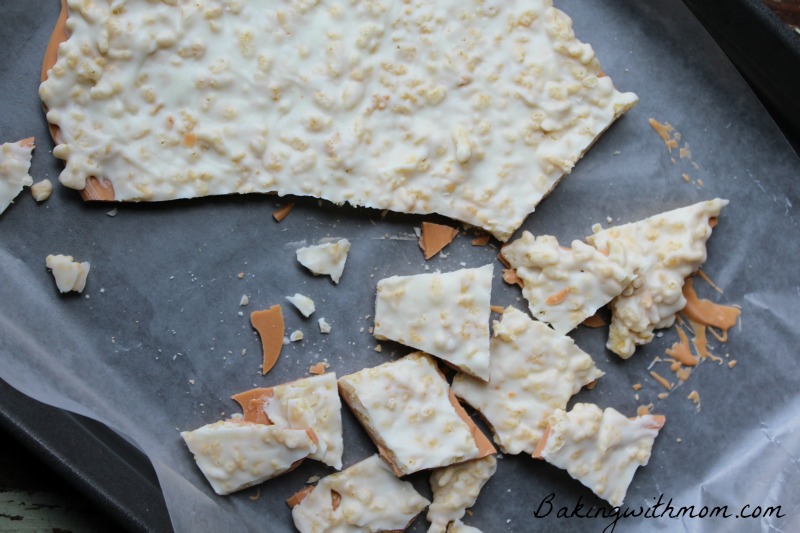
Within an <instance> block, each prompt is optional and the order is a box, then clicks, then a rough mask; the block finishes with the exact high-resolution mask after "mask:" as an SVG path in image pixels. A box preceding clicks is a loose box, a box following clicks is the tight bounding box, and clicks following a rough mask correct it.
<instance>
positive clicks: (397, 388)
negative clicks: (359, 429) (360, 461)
mask: <svg viewBox="0 0 800 533" xmlns="http://www.w3.org/2000/svg"><path fill="white" fill-rule="evenodd" d="M339 388H340V390H341V392H342V396H343V397H344V399H345V401H346V402H347V404H348V405H349V406H350V408H351V409H352V410H353V413H354V414H355V415H356V417H357V418H358V419H359V421H360V422H361V424H362V425H363V426H364V427H365V428H366V429H367V432H368V433H369V434H370V436H371V437H372V439H373V440H374V441H375V442H376V444H377V445H378V446H380V447H382V448H383V449H384V450H385V451H386V452H387V454H388V456H389V459H390V460H391V461H392V463H393V465H394V467H395V468H396V469H397V470H398V471H399V472H401V473H402V474H403V475H406V474H410V473H412V472H418V471H420V470H425V469H428V468H438V467H442V466H448V465H451V464H453V463H460V462H462V461H467V460H469V459H475V458H477V457H478V456H479V454H480V450H479V449H478V446H477V444H476V442H475V438H474V437H473V436H472V433H471V431H470V428H469V426H468V425H467V424H466V422H464V421H463V420H462V419H461V418H460V417H459V416H458V414H457V413H456V410H455V408H454V407H453V405H452V404H451V403H450V400H449V396H448V395H449V389H450V387H449V386H448V385H447V382H446V381H445V380H444V378H443V377H442V376H441V375H440V374H439V371H438V368H437V367H436V363H434V362H433V360H432V359H431V358H430V357H429V356H428V355H426V354H423V353H421V352H417V353H413V354H410V355H407V356H405V357H403V358H402V359H398V360H397V361H391V362H389V363H384V364H382V365H380V366H376V367H373V368H367V369H364V370H361V371H359V372H356V373H355V374H350V375H348V376H344V377H342V378H339Z"/></svg>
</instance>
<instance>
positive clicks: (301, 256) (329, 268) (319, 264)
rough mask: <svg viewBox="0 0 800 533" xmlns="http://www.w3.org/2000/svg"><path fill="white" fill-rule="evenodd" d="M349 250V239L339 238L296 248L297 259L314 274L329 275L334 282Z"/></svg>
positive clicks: (338, 277)
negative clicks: (334, 240)
mask: <svg viewBox="0 0 800 533" xmlns="http://www.w3.org/2000/svg"><path fill="white" fill-rule="evenodd" d="M349 251H350V241H348V240H347V239H339V240H338V241H336V242H327V243H325V244H318V245H316V246H306V247H305V248H300V249H299V250H297V260H298V261H299V262H300V264H301V265H303V266H304V267H306V268H307V269H309V270H310V271H311V272H313V273H314V274H316V275H319V276H330V277H331V279H332V280H333V282H334V283H339V279H340V278H341V277H342V272H344V264H345V261H347V253H348V252H349Z"/></svg>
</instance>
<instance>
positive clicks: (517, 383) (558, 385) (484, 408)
mask: <svg viewBox="0 0 800 533" xmlns="http://www.w3.org/2000/svg"><path fill="white" fill-rule="evenodd" d="M491 362H492V369H491V370H492V378H491V380H490V381H489V383H484V382H482V381H480V380H477V379H475V378H473V377H470V376H467V375H465V374H458V375H456V377H455V379H454V380H453V392H455V393H456V396H458V397H459V398H461V399H463V400H464V401H465V402H467V403H468V404H470V405H471V406H472V407H474V408H475V409H477V410H478V411H480V413H481V415H482V416H483V418H484V419H485V420H486V421H487V422H488V423H489V425H490V426H491V428H492V432H493V433H494V440H495V442H496V443H497V444H498V445H500V448H501V449H502V450H503V451H504V452H506V453H510V454H517V453H521V452H526V453H530V454H532V453H533V452H534V450H535V449H536V446H537V444H538V443H539V439H541V438H542V435H543V434H544V429H545V427H546V425H547V417H548V416H550V414H551V413H552V412H553V411H555V410H556V409H566V407H567V402H568V401H569V399H570V397H572V396H573V395H574V394H575V393H577V392H578V391H579V390H580V389H581V387H583V386H584V385H587V384H589V383H591V382H592V381H594V380H596V379H598V378H599V377H600V376H602V375H603V372H601V371H600V370H598V369H597V367H596V366H595V364H594V361H593V360H592V358H591V357H590V356H589V355H588V354H587V353H585V352H584V351H582V350H581V349H580V348H578V347H577V346H576V345H575V343H574V342H573V340H572V339H571V338H569V337H566V336H563V335H559V334H558V333H556V332H555V331H553V330H552V329H550V328H549V327H547V326H546V325H545V324H543V323H541V322H536V321H534V320H532V319H531V318H529V317H528V315H527V314H525V313H523V312H522V311H519V310H517V309H515V308H513V307H507V308H506V309H505V311H504V312H503V318H502V321H501V322H499V323H498V322H495V323H494V337H493V338H492V361H491Z"/></svg>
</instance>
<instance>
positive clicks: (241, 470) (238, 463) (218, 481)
mask: <svg viewBox="0 0 800 533" xmlns="http://www.w3.org/2000/svg"><path fill="white" fill-rule="evenodd" d="M181 437H183V440H184V441H185V442H186V445H187V446H188V447H189V451H191V452H192V454H193V455H194V460H195V462H196V463H197V466H198V467H199V468H200V471H202V472H203V475H204V476H206V479H208V482H209V483H210V484H211V487H212V488H213V489H214V492H216V493H217V494H230V493H231V492H236V491H238V490H242V489H245V488H247V487H252V486H253V485H257V484H259V483H261V482H263V481H266V480H268V479H271V478H273V477H275V476H277V475H279V474H282V473H283V472H286V471H287V470H289V469H290V468H291V467H292V465H293V464H294V463H295V462H297V461H299V460H300V459H303V458H304V457H307V456H308V455H309V454H310V453H313V452H314V451H316V449H317V445H316V444H315V443H314V441H313V439H312V438H311V436H310V435H309V434H308V432H307V431H306V430H304V429H290V428H286V427H279V426H267V425H265V424H253V423H250V422H243V421H233V420H224V421H221V422H215V423H214V424H208V425H206V426H203V427H201V428H198V429H196V430H194V431H184V432H182V433H181Z"/></svg>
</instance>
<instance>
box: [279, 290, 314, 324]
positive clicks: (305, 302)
mask: <svg viewBox="0 0 800 533" xmlns="http://www.w3.org/2000/svg"><path fill="white" fill-rule="evenodd" d="M286 299H287V300H289V302H290V303H291V304H292V305H293V306H295V307H296V308H297V310H298V311H300V312H301V313H303V316H304V317H306V318H308V317H310V316H311V314H312V313H313V312H314V310H315V309H316V308H315V306H314V300H312V299H311V298H309V297H308V296H303V295H302V294H300V293H295V295H294V296H287V297H286Z"/></svg>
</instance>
